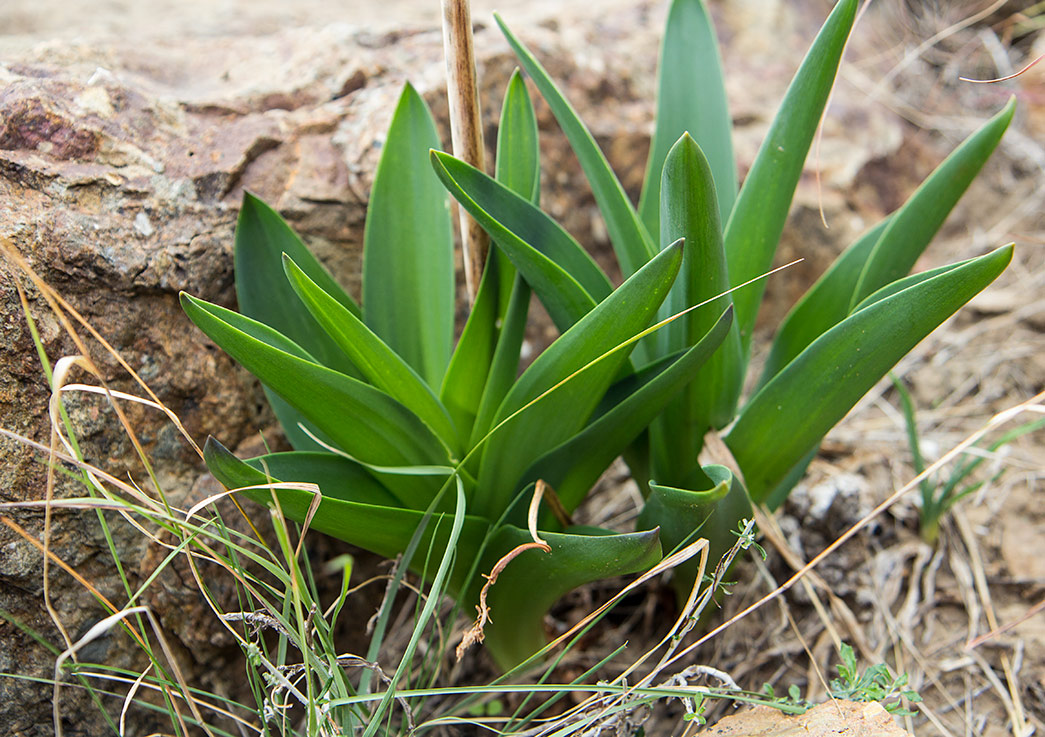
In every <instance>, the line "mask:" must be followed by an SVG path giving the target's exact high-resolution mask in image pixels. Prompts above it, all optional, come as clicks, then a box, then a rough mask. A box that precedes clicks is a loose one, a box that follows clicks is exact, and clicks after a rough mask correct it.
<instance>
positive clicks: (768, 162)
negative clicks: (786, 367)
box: [725, 0, 859, 353]
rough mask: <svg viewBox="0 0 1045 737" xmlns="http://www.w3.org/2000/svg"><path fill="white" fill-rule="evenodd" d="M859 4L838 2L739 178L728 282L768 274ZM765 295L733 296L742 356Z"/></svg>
mask: <svg viewBox="0 0 1045 737" xmlns="http://www.w3.org/2000/svg"><path fill="white" fill-rule="evenodd" d="M858 5H859V1H858V0H839V2H838V4H837V5H836V6H835V8H834V10H833V11H831V15H830V16H829V17H828V18H827V21H826V22H825V23H824V26H823V28H822V29H821V30H820V33H819V34H818V35H817V37H816V39H815V40H814V41H813V45H812V46H811V47H810V49H809V52H808V53H807V54H806V57H805V59H804V60H803V62H802V65H801V66H800V67H799V69H798V72H797V73H796V74H795V77H794V79H793V80H792V81H791V86H790V87H788V90H787V94H786V95H785V96H784V100H783V102H781V103H780V108H779V111H778V112H777V114H776V117H775V118H774V119H773V123H772V125H771V126H770V128H769V133H768V134H766V139H765V140H764V141H763V142H762V146H761V148H759V150H758V154H756V156H755V160H754V162H753V163H752V165H751V170H750V171H749V172H748V175H747V177H746V178H745V179H744V184H743V186H742V187H741V189H740V194H739V196H738V197H737V201H736V204H735V205H734V206H733V210H732V212H731V213H730V216H729V221H728V222H727V223H726V229H725V242H726V257H727V259H728V262H729V278H730V281H731V282H732V284H733V285H734V286H735V285H737V284H743V283H744V282H746V281H748V280H750V279H754V278H756V277H758V276H759V275H761V274H764V273H765V272H767V271H769V268H770V266H772V263H773V255H774V254H775V253H776V248H777V244H778V243H779V241H780V233H781V232H782V231H783V229H784V222H785V221H786V220H787V213H788V210H789V209H790V208H791V199H792V197H793V196H794V192H795V187H796V186H797V184H798V179H799V177H800V176H801V175H802V165H803V164H804V163H805V160H806V154H807V153H808V152H809V146H810V144H811V143H812V141H813V136H814V134H815V133H816V129H817V126H818V125H819V123H820V118H821V116H822V115H823V112H824V106H825V105H826V104H827V98H828V96H829V95H830V92H831V87H832V85H833V84H834V80H835V75H836V74H837V71H838V65H839V62H840V61H841V58H842V51H843V50H844V49H845V43H846V40H847V39H848V38H849V32H850V30H851V29H852V27H853V22H854V21H855V19H856V9H857V6H858ZM764 291H765V282H764V280H763V281H760V282H756V283H755V284H751V285H749V286H747V287H744V288H743V289H741V290H739V291H737V292H736V293H734V295H733V303H734V304H735V305H736V306H737V324H738V325H739V327H740V337H741V340H742V342H743V345H744V350H745V353H746V352H747V350H748V347H749V346H750V343H751V331H752V329H753V328H754V325H755V318H756V317H758V307H759V304H760V303H761V301H762V293H763V292H764Z"/></svg>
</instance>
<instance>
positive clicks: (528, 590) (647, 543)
mask: <svg viewBox="0 0 1045 737" xmlns="http://www.w3.org/2000/svg"><path fill="white" fill-rule="evenodd" d="M541 537H542V538H543V539H544V540H545V541H546V542H547V543H548V546H549V547H551V553H545V552H543V551H541V550H536V549H534V550H527V551H525V552H523V553H521V554H520V555H519V556H518V557H517V558H515V559H514V560H513V561H512V562H511V563H509V564H508V566H507V567H506V568H505V569H504V571H503V572H502V573H501V574H500V576H498V578H497V583H496V584H495V585H494V586H492V587H491V588H490V593H489V596H488V598H487V603H488V604H489V607H490V617H491V622H490V624H489V625H487V629H486V646H487V647H488V648H489V650H490V654H491V655H493V657H494V660H495V661H497V664H498V665H499V666H500V667H501V668H503V669H505V670H507V669H509V668H511V667H512V666H515V665H517V664H519V663H521V662H522V661H524V660H526V659H527V658H528V657H529V656H531V655H533V654H534V653H535V652H537V651H538V650H540V649H541V648H542V647H544V645H545V644H546V643H547V638H546V637H545V635H544V615H545V614H546V613H547V611H548V609H549V608H551V606H552V604H554V603H555V602H556V601H558V600H559V599H560V598H562V597H563V596H564V595H565V594H567V593H569V592H570V591H572V590H573V589H575V588H577V587H578V586H583V585H584V584H586V583H590V582H592V581H598V580H599V579H603V578H608V577H610V576H624V575H627V574H630V573H638V572H639V571H645V570H648V569H649V568H651V567H652V566H654V565H655V564H656V563H657V562H658V561H659V560H660V558H661V548H660V541H659V540H658V537H657V531H656V530H651V531H648V532H633V533H629V534H623V535H620V534H597V535H594V534H570V533H569V532H565V533H556V532H542V533H541ZM527 542H531V538H530V535H529V533H528V532H527V531H526V530H521V529H519V528H517V527H511V526H505V527H502V528H501V529H500V530H499V531H498V533H497V535H496V537H495V540H494V544H493V545H492V546H491V550H492V551H502V552H503V551H508V550H511V549H512V548H514V547H516V546H517V545H521V544H523V543H527ZM484 562H485V565H486V566H488V568H487V570H489V568H492V567H493V564H494V563H495V562H496V557H494V556H492V555H491V556H487V557H486V559H485V560H484Z"/></svg>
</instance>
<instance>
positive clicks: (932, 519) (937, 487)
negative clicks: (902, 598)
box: [890, 374, 1045, 544]
mask: <svg viewBox="0 0 1045 737" xmlns="http://www.w3.org/2000/svg"><path fill="white" fill-rule="evenodd" d="M890 378H891V379H892V382H893V386H894V387H895V388H896V392H897V394H898V395H899V397H900V408H901V409H902V410H903V416H904V424H905V425H906V428H907V443H908V446H909V447H910V449H911V460H912V462H913V464H914V470H915V472H916V473H918V474H919V475H920V474H922V473H924V472H925V460H924V456H923V455H922V444H921V441H920V440H919V437H918V420H917V418H916V417H915V410H914V400H913V399H912V397H911V393H910V392H909V391H908V390H907V387H906V386H904V384H903V382H902V381H901V380H900V379H898V378H897V377H896V376H895V375H892V374H890ZM1042 428H1045V419H1039V420H1032V421H1030V422H1027V423H1024V424H1022V425H1020V426H1019V427H1015V428H1013V429H1012V430H1009V431H1008V432H1006V433H1003V434H1002V435H1001V436H1000V437H999V438H997V439H996V440H994V441H993V442H991V443H990V444H988V445H987V446H986V448H985V449H980V451H979V452H978V453H967V454H965V455H963V456H962V458H961V459H960V460H959V461H958V462H956V463H955V464H954V467H953V468H952V469H951V471H950V474H949V475H948V476H947V478H946V480H937V479H936V478H935V477H934V476H929V477H926V478H924V479H922V482H921V484H920V485H919V490H920V492H921V497H922V505H921V509H920V510H919V513H918V516H919V530H920V532H921V535H922V539H923V540H925V541H926V542H927V543H929V544H933V543H935V542H936V540H937V539H938V538H939V535H940V522H941V520H942V519H943V516H944V515H945V514H947V512H949V511H950V509H951V507H953V506H954V505H955V504H957V503H958V502H960V501H961V500H962V499H964V498H965V497H967V496H969V495H970V494H974V493H976V492H977V491H979V489H980V488H981V487H982V486H983V485H984V483H987V480H984V479H980V480H973V479H971V478H970V477H971V476H972V475H973V474H974V473H975V472H976V469H978V468H979V467H980V466H981V465H982V464H983V462H984V461H986V460H987V459H988V458H989V457H990V455H991V454H994V453H996V452H997V451H999V450H1000V449H1002V448H1004V447H1005V446H1006V445H1008V444H1009V443H1011V442H1012V441H1014V440H1016V439H1017V438H1020V437H1022V436H1024V435H1027V434H1028V433H1032V432H1035V431H1037V430H1040V429H1042ZM984 450H985V451H986V452H985V453H984V452H983V451H984ZM1004 473H1005V468H1004V466H1003V467H1000V468H998V470H997V471H995V473H994V474H993V475H992V476H991V477H990V479H989V481H990V482H991V483H993V482H995V481H997V480H998V479H1000V478H1001V476H1002V475H1003V474H1004Z"/></svg>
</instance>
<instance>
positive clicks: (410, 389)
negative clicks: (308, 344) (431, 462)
mask: <svg viewBox="0 0 1045 737" xmlns="http://www.w3.org/2000/svg"><path fill="white" fill-rule="evenodd" d="M284 268H285V269H286V278H287V280H288V281H289V283H290V285H291V287H292V288H293V289H294V292H295V293H296V294H297V296H298V297H299V298H300V300H301V302H302V303H304V305H305V306H306V307H307V308H308V310H309V312H310V313H311V314H312V316H313V317H314V318H315V319H316V321H317V322H318V323H319V324H320V325H322V327H323V329H324V330H325V331H326V333H327V335H329V336H330V337H331V339H332V340H333V341H334V342H335V343H336V344H337V346H338V347H339V348H340V349H341V350H342V351H344V352H345V354H346V355H347V356H348V357H349V358H350V359H351V361H352V363H353V364H354V365H355V366H356V368H357V369H358V371H359V372H360V373H361V374H362V375H363V378H365V379H366V380H367V381H368V382H370V383H371V384H373V385H374V386H375V387H377V388H378V389H380V390H381V391H383V392H385V393H386V394H388V395H389V396H391V397H392V398H393V399H395V400H397V401H398V402H400V403H401V404H402V405H403V406H404V407H406V408H407V409H409V410H410V411H411V412H413V413H414V414H415V415H417V416H418V417H420V418H421V420H422V421H423V422H424V423H425V424H426V425H428V427H429V429H431V430H432V432H434V433H435V434H436V435H438V436H439V438H440V439H441V440H442V441H443V443H444V444H446V445H447V446H448V447H451V448H453V447H454V446H455V445H456V443H457V429H456V428H455V427H454V422H453V420H451V419H450V415H449V414H448V413H447V411H446V408H445V407H443V405H442V404H440V402H439V400H438V399H437V398H436V396H435V394H433V393H432V390H431V389H430V388H429V387H428V385H427V384H426V383H425V381H424V379H422V378H421V377H420V376H418V374H417V372H416V371H414V369H413V368H412V367H411V366H410V365H409V364H408V363H406V362H405V361H404V360H403V359H402V358H400V357H399V355H398V354H397V353H396V352H395V351H393V350H392V349H391V348H389V347H388V346H387V345H386V344H385V342H384V341H382V340H381V338H379V337H378V336H377V335H376V334H375V333H374V332H373V331H371V330H370V328H368V327H367V326H366V325H365V324H364V323H363V321H362V320H360V319H359V318H358V317H357V316H356V315H353V314H352V313H351V312H350V311H349V310H347V309H345V307H344V306H342V305H341V303H339V302H338V301H337V300H336V299H334V298H333V297H332V296H331V295H329V294H327V293H326V292H325V291H324V290H323V289H322V288H321V287H320V286H319V285H318V284H316V283H315V282H314V281H312V280H311V279H309V278H308V275H306V274H305V273H304V271H302V269H301V268H300V267H299V266H298V265H297V264H296V263H295V262H294V261H293V259H291V258H290V257H289V256H285V257H284ZM455 452H456V450H455Z"/></svg>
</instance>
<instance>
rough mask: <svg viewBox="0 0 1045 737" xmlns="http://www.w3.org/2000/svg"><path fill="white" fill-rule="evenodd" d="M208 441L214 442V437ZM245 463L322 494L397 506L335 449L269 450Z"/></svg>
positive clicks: (385, 492)
mask: <svg viewBox="0 0 1045 737" xmlns="http://www.w3.org/2000/svg"><path fill="white" fill-rule="evenodd" d="M208 442H212V443H217V442H218V441H217V440H214V438H208ZM219 445H220V444H219ZM245 463H246V464H247V465H249V466H251V467H252V468H255V469H257V470H258V471H261V472H263V473H265V474H266V475H267V476H271V477H272V478H274V479H279V480H280V481H307V482H309V483H313V484H318V485H319V489H320V491H321V492H322V493H323V496H328V497H331V498H333V499H341V500H342V501H346V502H357V503H359V504H376V505H378V506H384V507H398V506H399V502H398V501H397V500H396V498H395V497H394V496H393V495H392V492H390V491H389V490H388V489H386V488H385V487H384V486H382V485H381V482H379V481H378V480H377V479H375V478H374V477H373V476H371V475H370V474H369V473H367V471H366V469H364V468H363V467H362V466H360V465H359V464H358V463H353V462H352V461H350V460H349V459H348V458H345V457H344V456H339V455H336V454H334V453H328V452H316V451H299V450H295V451H292V452H290V453H268V454H266V455H261V456H257V457H255V458H250V459H248V460H246V461H245Z"/></svg>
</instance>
